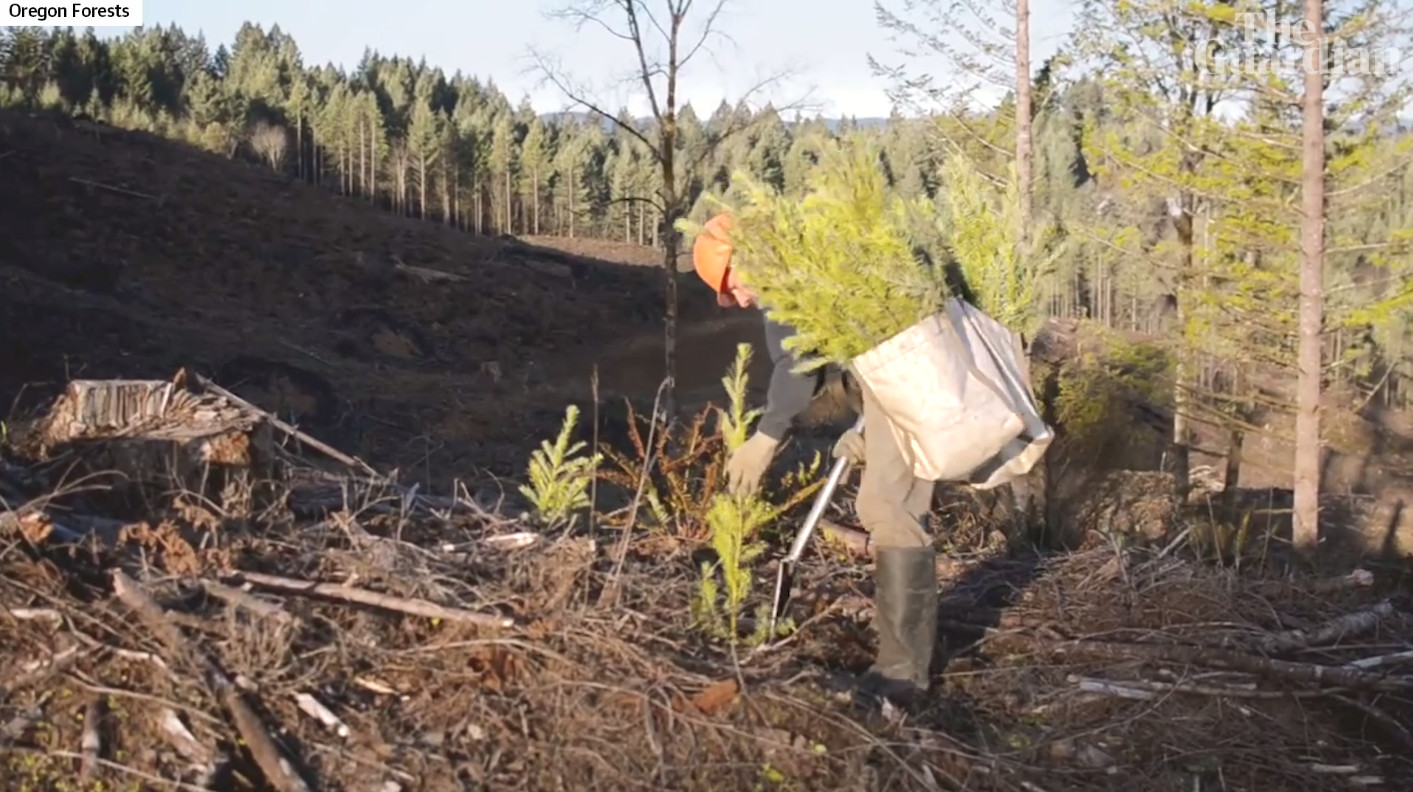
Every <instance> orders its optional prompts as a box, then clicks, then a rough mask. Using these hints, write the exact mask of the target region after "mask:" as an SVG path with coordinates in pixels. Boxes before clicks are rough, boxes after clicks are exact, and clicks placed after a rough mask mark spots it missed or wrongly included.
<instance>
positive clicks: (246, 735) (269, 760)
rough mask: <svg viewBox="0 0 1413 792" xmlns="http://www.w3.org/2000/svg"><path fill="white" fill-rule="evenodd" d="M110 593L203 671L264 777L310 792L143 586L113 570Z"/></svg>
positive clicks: (287, 791) (283, 787)
mask: <svg viewBox="0 0 1413 792" xmlns="http://www.w3.org/2000/svg"><path fill="white" fill-rule="evenodd" d="M113 592H114V593H115V594H116V595H117V597H118V599H119V600H121V601H122V603H123V604H124V605H126V606H127V607H128V608H130V609H131V610H132V611H133V612H134V613H136V614H137V615H138V616H139V617H140V618H141V619H142V621H143V622H145V623H146V624H147V627H148V629H149V630H151V631H152V632H153V633H155V634H156V635H157V637H158V638H160V639H161V640H162V642H163V643H164V644H166V645H167V647H168V648H169V649H171V650H172V651H173V652H176V653H177V654H179V655H183V656H185V657H189V658H190V659H191V660H192V661H193V662H194V663H196V664H197V665H198V666H199V667H200V668H201V670H202V672H203V675H204V676H205V677H206V684H207V685H209V686H210V687H211V689H212V691H213V692H214V693H215V694H216V697H217V698H218V699H220V701H221V703H222V704H223V705H225V707H226V709H227V711H229V712H230V713H231V718H232V719H233V720H234V721H235V727H236V731H238V732H240V736H241V739H243V740H244V741H245V744H246V745H247V746H248V747H249V748H250V755H251V757H252V758H254V760H255V763H256V764H257V765H259V767H260V770H261V771H262V772H263V773H264V774H265V777H266V778H267V779H268V780H269V781H270V783H272V784H274V785H275V787H276V788H277V789H279V790H280V791H281V792H310V788H309V785H308V784H307V783H305V781H304V779H302V778H300V777H299V776H298V775H297V774H296V773H295V771H294V768H293V767H291V766H290V764H289V762H288V761H287V760H286V759H285V758H284V757H283V756H281V755H280V750H279V748H277V747H276V746H275V741H274V740H273V739H271V738H270V735H269V733H268V732H266V731H265V728H264V726H263V725H262V724H261V723H260V718H259V717H258V716H256V714H255V712H254V711H253V710H252V709H251V708H250V705H249V704H246V703H245V701H244V699H242V698H241V696H240V692H239V691H238V690H236V687H235V685H234V684H233V683H232V682H231V680H230V679H229V678H228V677H227V676H226V675H225V674H224V673H223V672H222V671H221V670H220V669H219V668H217V667H216V664H215V663H213V662H212V661H211V659H210V658H208V657H206V656H205V655H204V654H202V653H201V652H200V651H199V650H198V649H197V647H195V646H193V645H191V644H190V643H188V642H187V640H186V639H185V638H184V637H183V636H182V634H181V631H180V630H178V629H177V628H176V626H175V625H174V624H172V623H171V622H170V621H168V620H167V614H166V612H165V611H164V610H163V609H162V607H161V606H159V605H158V604H157V603H156V602H154V601H153V600H152V598H151V597H149V596H148V595H147V592H146V591H143V589H142V587H141V586H139V585H138V584H137V582H136V581H134V580H133V579H132V578H130V577H128V576H127V575H125V574H123V572H122V571H121V570H117V569H115V570H113Z"/></svg>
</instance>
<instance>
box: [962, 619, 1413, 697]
mask: <svg viewBox="0 0 1413 792" xmlns="http://www.w3.org/2000/svg"><path fill="white" fill-rule="evenodd" d="M965 626H967V627H970V628H974V631H975V632H978V633H980V634H982V635H984V636H986V637H987V638H991V639H993V640H996V641H1013V642H1016V643H1019V644H1021V645H1023V646H1025V647H1028V648H1030V649H1032V650H1033V651H1037V652H1042V653H1046V654H1051V655H1061V656H1067V657H1075V656H1079V657H1086V656H1087V657H1094V658H1104V659H1111V660H1150V661H1156V662H1164V663H1179V664H1183V665H1194V666H1207V667H1210V668H1222V669H1227V670H1231V671H1245V672H1247V673H1250V674H1265V675H1267V676H1277V677H1283V678H1285V679H1289V680H1292V681H1297V682H1305V683H1308V684H1316V685H1333V686H1336V687H1349V688H1363V689H1367V690H1382V691H1403V690H1413V678H1408V679H1404V678H1400V677H1390V676H1385V675H1383V674H1372V673H1368V672H1365V671H1360V670H1355V669H1351V668H1347V667H1341V666H1325V665H1318V664H1315V663H1297V662H1292V661H1289V660H1276V659H1273V658H1269V657H1258V656H1256V655H1249V654H1243V653H1241V652H1235V651H1231V650H1228V649H1214V648H1211V647H1205V646H1182V645H1164V644H1146V643H1111V642H1106V641H1087V640H1084V639H1075V640H1047V639H1044V638H1038V637H1035V636H1031V635H1026V634H1024V633H1018V632H1008V631H1004V630H998V629H996V628H994V627H986V626H983V625H979V624H977V625H965Z"/></svg>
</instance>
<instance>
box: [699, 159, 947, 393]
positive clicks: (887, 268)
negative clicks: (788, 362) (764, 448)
mask: <svg viewBox="0 0 1413 792" xmlns="http://www.w3.org/2000/svg"><path fill="white" fill-rule="evenodd" d="M878 157H879V151H878V149H877V148H876V147H874V146H873V145H871V144H867V143H863V142H857V141H850V142H845V143H844V144H842V145H839V146H833V147H830V148H828V149H826V150H825V151H823V152H822V153H821V157H820V162H819V166H818V167H817V168H816V169H815V170H814V171H813V172H812V174H811V178H810V180H809V182H808V184H807V189H806V195H805V197H804V199H803V200H796V199H795V198H793V197H789V196H785V195H782V194H780V193H779V192H777V191H776V190H774V189H773V188H772V187H770V186H768V185H765V184H763V183H762V182H760V181H758V180H754V179H752V178H751V177H750V176H749V175H747V174H738V175H737V176H736V177H735V180H734V181H733V185H739V192H740V193H741V195H742V196H743V200H742V201H741V205H740V206H735V207H730V206H727V207H725V208H728V209H729V210H730V211H731V213H732V215H733V216H734V220H735V222H734V227H733V228H732V230H731V232H730V238H731V244H732V247H733V248H734V249H735V252H734V253H733V256H732V258H733V266H734V267H735V268H736V270H737V271H738V272H739V273H740V276H741V280H742V281H743V282H744V283H745V284H746V285H747V286H749V287H750V288H751V289H752V290H753V291H754V292H755V293H756V296H757V299H758V300H759V302H760V304H761V306H762V307H763V308H764V309H765V310H766V311H767V312H768V313H769V314H770V316H771V318H773V319H775V320H776V321H778V322H783V323H786V324H789V325H791V326H792V327H794V328H795V331H796V335H795V336H794V337H793V338H791V339H789V340H787V341H786V342H785V343H786V346H787V348H789V349H790V351H791V352H794V353H796V356H797V358H800V359H801V360H802V361H803V362H802V363H801V364H800V366H799V368H800V369H801V370H812V369H815V368H818V367H819V366H822V365H824V364H825V363H834V364H837V365H844V364H847V363H848V362H849V361H850V360H852V359H853V358H854V357H856V356H858V355H860V354H862V353H864V352H867V351H868V350H870V349H872V348H873V347H875V346H877V345H878V344H879V343H882V342H883V341H886V340H888V339H889V338H891V337H893V336H894V335H897V334H898V333H900V332H902V331H903V330H906V329H907V328H908V327H910V326H912V325H913V324H915V323H916V322H917V321H918V320H920V319H922V318H924V317H926V316H929V315H931V314H933V313H935V312H936V311H937V310H938V309H939V308H940V307H941V305H942V300H943V299H944V298H945V296H946V293H947V292H946V287H945V284H944V281H943V279H942V275H941V272H940V270H938V269H936V268H934V267H930V266H924V265H923V264H921V263H920V262H919V260H918V257H917V256H916V255H915V253H914V235H913V234H912V233H910V229H912V228H915V227H916V224H917V222H918V219H919V216H920V215H924V214H930V213H931V212H932V207H931V204H930V202H928V201H926V200H925V199H923V200H918V201H908V200H905V199H904V198H902V197H900V196H898V195H897V194H896V193H894V192H893V191H891V190H890V189H889V187H888V183H887V179H886V178H885V177H884V174H883V171H882V168H880V167H879V161H878ZM679 227H680V228H681V230H684V231H686V232H688V233H695V232H698V231H699V229H694V228H692V226H691V224H689V223H679ZM806 358H808V359H806Z"/></svg>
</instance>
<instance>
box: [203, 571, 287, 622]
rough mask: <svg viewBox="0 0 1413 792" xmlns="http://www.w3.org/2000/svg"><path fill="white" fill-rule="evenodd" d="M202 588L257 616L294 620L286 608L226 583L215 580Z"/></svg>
mask: <svg viewBox="0 0 1413 792" xmlns="http://www.w3.org/2000/svg"><path fill="white" fill-rule="evenodd" d="M201 587H202V588H203V589H204V590H205V591H206V593H207V594H210V595H211V596H213V597H215V598H217V599H220V600H224V601H225V602H227V603H229V604H231V605H234V606H236V607H238V608H245V609H246V610H248V611H250V612H251V613H254V614H255V615H257V616H265V617H267V618H271V619H275V620H277V621H282V622H288V621H292V620H293V619H294V617H293V616H291V615H290V614H289V612H288V611H286V610H285V609H284V608H281V607H280V606H279V605H276V604H274V603H273V602H266V601H265V600H262V599H260V598H259V597H257V596H255V595H253V594H250V593H249V592H246V591H242V590H240V589H238V588H233V587H231V586H227V585H225V584H224V583H217V582H216V581H214V580H203V581H201Z"/></svg>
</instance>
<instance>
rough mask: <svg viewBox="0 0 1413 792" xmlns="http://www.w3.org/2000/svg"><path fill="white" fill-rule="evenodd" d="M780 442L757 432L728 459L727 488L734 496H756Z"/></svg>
mask: <svg viewBox="0 0 1413 792" xmlns="http://www.w3.org/2000/svg"><path fill="white" fill-rule="evenodd" d="M778 445H780V441H779V440H776V439H775V438H773V437H768V436H766V435H763V434H761V433H760V432H756V433H755V434H753V435H751V436H750V438H749V439H747V440H746V442H744V443H742V444H741V445H740V446H739V447H738V448H737V449H736V450H735V451H732V452H731V455H730V456H729V457H727V459H726V487H727V489H728V490H729V491H730V492H731V494H733V495H754V494H755V492H756V491H757V490H758V489H760V482H761V479H762V478H764V477H765V471H766V468H769V467H770V460H771V458H772V457H774V456H775V448H776V446H778Z"/></svg>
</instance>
